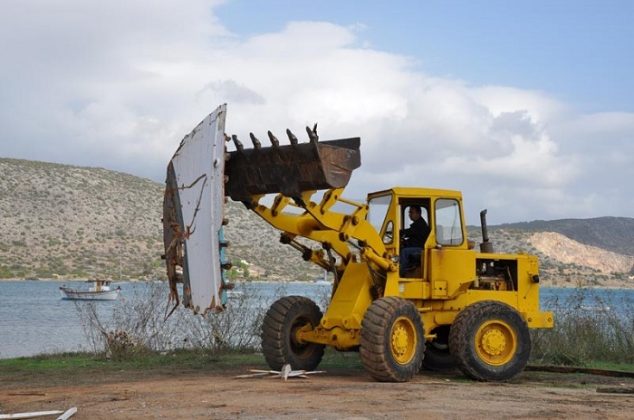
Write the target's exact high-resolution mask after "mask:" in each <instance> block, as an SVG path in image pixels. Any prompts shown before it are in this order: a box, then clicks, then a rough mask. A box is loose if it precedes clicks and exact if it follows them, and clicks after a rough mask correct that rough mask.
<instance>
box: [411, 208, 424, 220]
mask: <svg viewBox="0 0 634 420" xmlns="http://www.w3.org/2000/svg"><path fill="white" fill-rule="evenodd" d="M420 216H421V210H420V206H409V218H410V219H411V220H412V221H414V222H415V221H417V220H418V219H420Z"/></svg>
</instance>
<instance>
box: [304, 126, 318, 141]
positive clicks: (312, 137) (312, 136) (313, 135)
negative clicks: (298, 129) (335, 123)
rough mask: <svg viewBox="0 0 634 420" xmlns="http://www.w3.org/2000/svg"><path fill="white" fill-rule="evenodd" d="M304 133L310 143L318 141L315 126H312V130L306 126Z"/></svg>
mask: <svg viewBox="0 0 634 420" xmlns="http://www.w3.org/2000/svg"><path fill="white" fill-rule="evenodd" d="M306 132H307V133H308V138H309V139H310V141H311V142H313V143H316V142H317V141H318V140H319V136H318V135H317V124H315V125H314V126H313V129H312V130H311V129H310V127H308V126H306Z"/></svg>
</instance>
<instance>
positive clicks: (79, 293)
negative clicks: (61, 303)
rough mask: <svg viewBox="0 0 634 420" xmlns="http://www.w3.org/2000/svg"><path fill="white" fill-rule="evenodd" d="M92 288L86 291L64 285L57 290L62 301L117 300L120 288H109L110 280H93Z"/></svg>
mask: <svg viewBox="0 0 634 420" xmlns="http://www.w3.org/2000/svg"><path fill="white" fill-rule="evenodd" d="M88 283H93V286H92V287H90V288H89V289H88V290H82V289H72V288H70V287H66V286H65V285H63V286H61V287H60V288H59V291H60V293H61V294H62V299H68V300H117V299H118V298H119V294H120V293H121V288H120V287H118V286H117V288H115V289H111V288H110V280H95V281H94V282H90V281H89V282H88Z"/></svg>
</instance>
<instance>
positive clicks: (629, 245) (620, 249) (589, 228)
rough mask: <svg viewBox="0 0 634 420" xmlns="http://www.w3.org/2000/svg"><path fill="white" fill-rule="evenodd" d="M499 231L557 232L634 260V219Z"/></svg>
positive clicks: (598, 219)
mask: <svg viewBox="0 0 634 420" xmlns="http://www.w3.org/2000/svg"><path fill="white" fill-rule="evenodd" d="M500 227H501V228H505V229H518V230H522V231H529V232H557V233H560V234H562V235H564V236H566V237H568V238H570V239H573V240H575V241H577V242H579V243H582V244H587V245H591V246H595V247H597V248H602V249H607V250H608V251H613V252H616V253H619V254H624V255H633V256H634V219H633V218H630V217H596V218H592V219H560V220H535V221H533V222H524V223H513V224H506V225H500Z"/></svg>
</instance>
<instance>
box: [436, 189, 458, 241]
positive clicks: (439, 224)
mask: <svg viewBox="0 0 634 420" xmlns="http://www.w3.org/2000/svg"><path fill="white" fill-rule="evenodd" d="M463 240H464V238H463V236H462V220H461V218H460V204H459V203H458V200H453V199H447V198H441V199H438V200H436V243H438V244H439V245H444V246H452V245H453V246H455V245H460V244H462V242H463Z"/></svg>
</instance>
